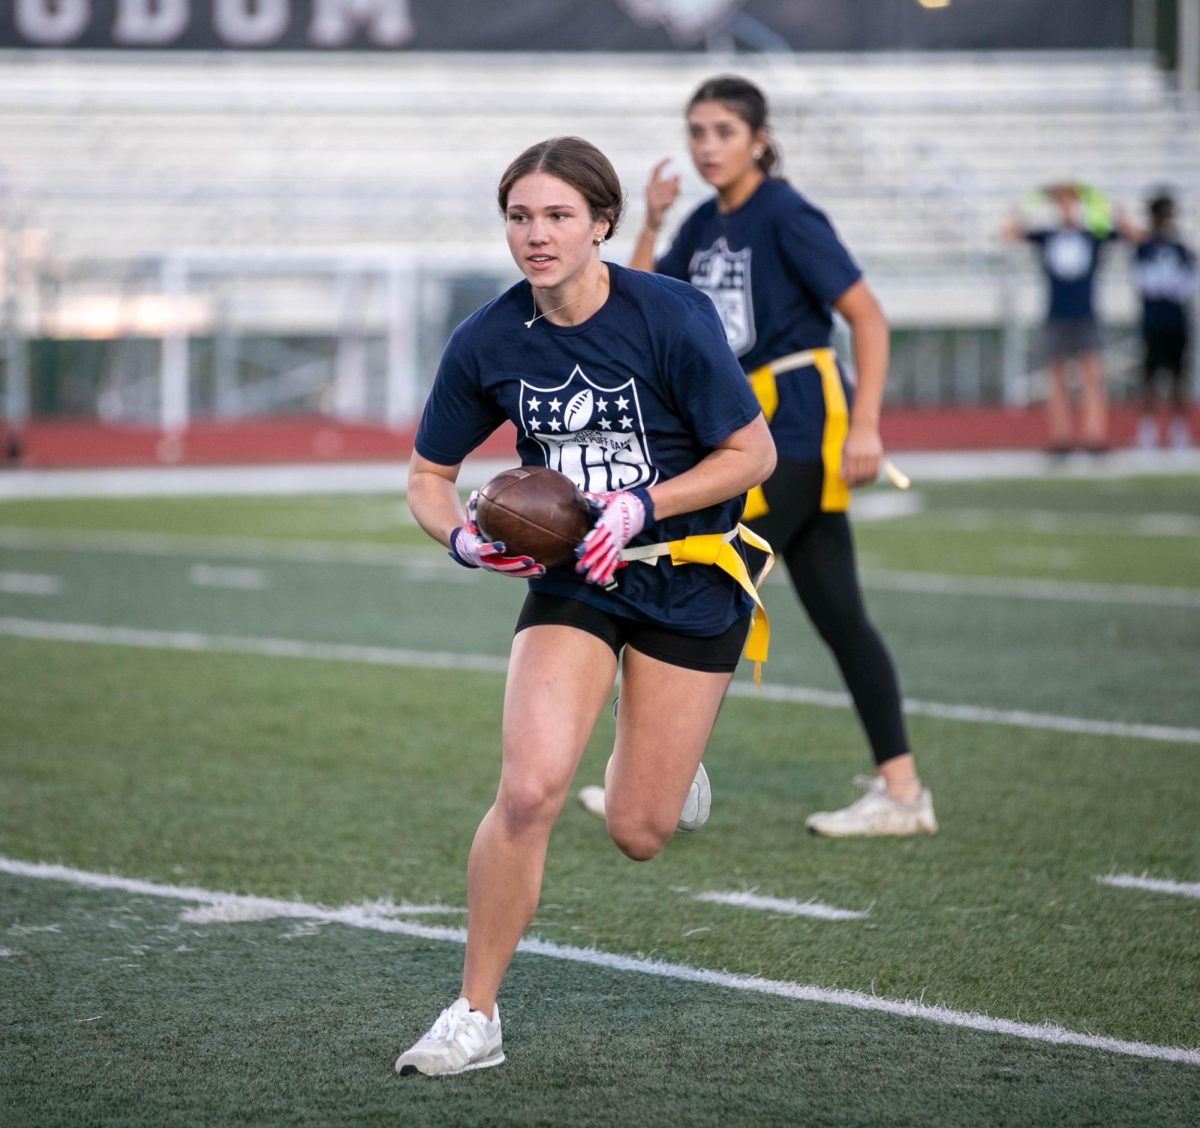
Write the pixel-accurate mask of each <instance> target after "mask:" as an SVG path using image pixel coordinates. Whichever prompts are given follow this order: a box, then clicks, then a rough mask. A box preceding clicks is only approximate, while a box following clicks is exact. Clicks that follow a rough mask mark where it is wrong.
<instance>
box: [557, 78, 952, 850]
mask: <svg viewBox="0 0 1200 1128" xmlns="http://www.w3.org/2000/svg"><path fill="white" fill-rule="evenodd" d="M687 129H688V144H689V148H690V150H691V156H692V160H693V161H694V162H695V165H696V169H697V170H698V171H699V173H700V175H701V176H702V177H704V179H705V180H706V181H707V182H708V183H709V184H710V185H711V186H712V187H713V188H715V189H716V196H715V197H714V198H712V199H710V200H708V201H706V202H705V203H702V204H701V205H700V206H699V207H698V208H697V209H696V210H695V211H694V212H693V213H692V214H691V215H690V216H688V217H687V218H686V219H685V220H684V221H683V224H682V225H681V226H680V228H679V231H678V233H677V234H676V236H675V238H674V241H673V242H672V244H671V246H670V249H669V250H668V251H667V252H666V254H664V255H663V256H661V257H660V258H659V259H658V260H657V261H655V259H654V257H653V254H654V244H655V239H656V236H657V233H658V231H659V229H660V227H661V225H662V221H663V217H664V216H665V214H666V212H667V210H668V209H669V208H670V207H671V205H672V204H673V203H674V202H675V199H676V196H677V195H678V191H679V181H678V177H668V176H665V175H664V168H665V165H666V163H667V162H665V161H664V162H661V163H660V164H659V165H658V166H657V167H656V168H655V169H654V172H653V174H652V176H651V180H650V183H649V185H648V187H647V189H646V220H645V226H644V227H643V229H642V231H641V233H640V235H639V236H638V241H637V244H636V247H635V249H634V255H633V258H632V260H631V265H633V266H636V267H638V268H639V269H642V270H647V271H649V270H654V271H657V272H658V273H660V274H667V275H671V276H673V277H676V278H680V279H684V280H686V281H689V282H691V283H692V284H693V285H694V286H696V287H698V288H699V289H700V290H702V291H703V292H704V293H706V294H707V295H708V296H709V297H710V298H711V299H712V300H713V303H714V304H715V305H716V307H717V311H718V313H719V314H720V315H721V320H722V322H723V324H724V326H725V333H726V337H727V339H728V341H729V344H730V346H731V348H732V349H733V351H734V352H735V353H737V355H738V359H739V360H740V362H741V365H742V368H743V370H744V371H745V372H746V374H747V376H748V378H749V382H750V384H751V386H752V387H753V388H754V391H755V393H756V395H757V397H758V400H759V402H760V404H761V405H762V408H763V412H764V415H765V416H766V418H767V420H768V422H769V423H770V426H771V435H772V437H773V438H774V439H775V445H776V448H777V450H778V454H779V463H778V468H777V469H776V471H775V473H774V475H773V476H772V477H771V478H770V479H769V480H768V481H767V482H765V483H764V485H763V487H762V489H761V490H754V491H752V492H751V494H750V496H749V498H748V499H747V508H746V517H747V519H751V518H753V519H752V520H750V524H751V527H752V528H753V529H754V530H755V531H756V532H758V533H760V534H761V535H762V536H764V537H765V538H766V539H767V540H768V541H770V542H771V544H772V545H773V547H774V548H775V550H776V552H778V553H780V554H781V555H782V557H783V560H784V561H785V563H786V564H787V568H788V572H789V574H790V576H791V579H792V583H793V585H794V586H795V589H796V592H797V594H798V595H799V597H800V601H801V603H802V604H803V605H804V609H805V610H806V611H807V613H808V615H809V617H810V618H811V619H812V621H813V624H814V625H815V626H816V628H817V630H818V632H819V633H820V635H821V638H822V639H823V640H824V641H825V643H826V645H827V646H829V648H830V649H831V650H832V652H833V655H834V657H835V659H836V660H837V663H838V667H839V669H840V670H841V673H842V677H843V678H844V680H845V682H846V686H847V688H848V689H849V691H850V695H851V698H852V699H853V701H854V705H855V708H856V709H857V711H858V715H859V717H860V719H861V721H862V723H863V726H864V728H865V730H866V733H867V738H868V740H869V742H870V745H871V751H872V753H873V756H874V759H875V764H876V775H875V777H874V778H868V777H863V778H862V779H861V783H862V784H863V786H864V787H865V788H866V794H864V795H863V796H862V797H861V798H860V799H858V800H857V801H856V802H854V803H852V804H851V805H850V806H849V807H847V808H844V809H843V810H839V811H822V812H817V813H814V814H812V815H810V816H809V818H808V820H807V822H806V825H807V826H808V828H809V829H810V830H812V831H814V832H815V833H819V834H829V835H839V836H857V835H875V834H898V835H910V834H931V833H934V832H935V831H936V830H937V822H936V820H935V818H934V814H933V802H932V798H931V796H930V793H929V791H928V790H927V789H925V788H923V787H922V786H921V782H920V779H919V778H918V776H917V770H916V763H915V760H914V758H913V755H912V752H911V750H910V748H909V745H908V737H907V733H906V731H905V726H904V717H903V712H902V709H901V704H900V688H899V683H898V679H897V677H896V672H895V668H894V666H893V663H892V660H891V656H890V655H889V654H888V651H887V648H886V646H885V645H884V643H883V640H882V639H881V638H880V636H879V633H878V632H877V631H876V629H875V628H874V626H873V625H872V624H871V622H870V620H869V619H868V618H867V613H866V609H865V607H864V605H863V598H862V591H861V588H860V585H859V581H858V573H857V566H856V563H855V556H854V543H853V538H852V536H851V530H850V523H849V519H848V516H847V509H848V507H849V504H850V489H851V488H852V487H854V486H857V485H861V484H862V483H864V482H871V481H874V479H875V478H876V476H877V475H878V473H879V469H880V464H881V461H882V457H883V445H882V442H881V440H880V436H879V412H880V404H881V401H882V398H883V386H884V381H885V379H886V375H887V358H888V327H887V322H886V320H885V319H884V316H883V313H882V311H881V310H880V308H879V304H878V303H877V302H876V300H875V297H874V295H873V294H872V293H871V291H870V289H869V288H868V286H867V284H866V283H865V282H864V281H863V278H862V272H861V271H860V270H859V268H858V266H857V264H856V263H855V262H854V260H853V259H852V258H851V257H850V254H849V253H848V252H847V250H846V248H845V247H844V246H843V245H842V242H841V240H840V239H839V238H838V236H837V234H836V232H835V231H834V229H833V227H832V226H831V225H830V223H829V220H828V219H826V217H825V215H824V214H823V213H822V212H821V211H820V210H818V209H817V208H816V207H815V206H814V205H813V204H812V203H810V202H809V201H808V200H807V199H805V197H804V196H802V195H801V194H800V193H799V192H797V191H795V190H794V189H793V188H791V187H790V186H789V185H788V184H787V183H786V182H785V181H783V180H781V179H777V178H776V177H775V176H773V175H772V174H773V170H774V169H775V167H776V165H777V163H778V157H777V154H776V152H775V149H774V147H773V145H772V142H771V139H770V135H769V132H768V128H767V106H766V100H765V99H764V97H763V95H762V92H761V91H760V90H759V89H758V88H757V87H756V86H754V85H753V84H752V83H750V82H747V81H746V80H745V79H742V78H739V77H736V76H721V77H717V78H713V79H710V80H708V81H706V82H705V83H703V84H702V85H701V87H700V88H699V90H697V91H696V93H695V94H694V95H693V96H692V99H691V101H690V102H689V104H688V107H687ZM834 310H837V312H838V313H839V314H841V316H842V317H844V318H845V320H846V321H847V322H848V323H849V326H850V329H851V334H852V341H853V349H854V360H855V368H856V369H857V374H858V380H857V388H855V389H853V391H852V389H851V387H850V385H849V383H848V381H847V380H846V379H845V376H844V374H843V372H842V371H841V368H840V366H839V365H838V363H837V359H836V357H835V356H834V354H833V351H832V350H831V349H830V347H829V342H830V335H831V332H832V328H833V311H834ZM597 790H598V789H590V788H585V789H584V791H583V792H581V793H580V799H581V801H583V802H584V805H585V806H587V807H589V809H592V810H597V811H599V810H602V809H603V808H602V806H601V803H600V802H598V801H597V799H598V798H600V797H597V795H596V791H597Z"/></svg>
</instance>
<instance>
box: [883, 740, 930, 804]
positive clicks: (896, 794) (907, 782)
mask: <svg viewBox="0 0 1200 1128" xmlns="http://www.w3.org/2000/svg"><path fill="white" fill-rule="evenodd" d="M875 770H876V774H877V775H878V776H879V777H880V778H881V779H882V780H883V782H884V783H885V784H887V789H888V794H889V795H890V796H891V797H892V798H893V799H899V800H900V802H902V803H911V802H913V800H914V799H916V798H918V797H919V796H920V794H921V781H920V779H918V778H917V762H916V760H914V759H913V756H912V753H911V752H909V753H906V754H905V755H903V756H893V757H892V758H891V759H890V760H884V762H883V763H882V764H880V765H879V766H878V767H877V768H876V769H875Z"/></svg>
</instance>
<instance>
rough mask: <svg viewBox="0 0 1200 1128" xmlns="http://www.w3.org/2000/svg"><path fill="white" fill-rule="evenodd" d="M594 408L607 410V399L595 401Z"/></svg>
mask: <svg viewBox="0 0 1200 1128" xmlns="http://www.w3.org/2000/svg"><path fill="white" fill-rule="evenodd" d="M596 410H597V411H607V410H608V400H597V401H596Z"/></svg>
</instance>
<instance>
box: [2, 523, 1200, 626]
mask: <svg viewBox="0 0 1200 1128" xmlns="http://www.w3.org/2000/svg"><path fill="white" fill-rule="evenodd" d="M0 546H3V547H6V548H13V549H26V550H31V551H39V550H47V549H48V550H51V551H71V552H107V553H114V554H117V555H127V554H128V555H136V556H201V555H203V556H208V557H213V556H217V557H229V556H235V557H239V558H241V559H245V560H261V561H272V560H283V561H295V562H298V563H302V564H361V565H368V566H370V565H374V566H378V567H384V568H399V569H401V570H402V571H404V573H405V578H406V579H409V580H414V581H418V582H420V581H430V582H445V583H458V582H461V581H464V580H467V581H470V580H471V579H472V577H471V575H470V573H469V572H466V571H465V570H463V569H461V568H456V567H454V566H453V565H452V564H451V563H450V561H449V559H448V557H447V556H446V554H445V553H444V552H442V551H439V550H437V549H435V548H426V547H424V546H422V547H420V548H412V547H403V546H398V545H385V544H378V545H376V544H367V543H363V542H345V543H337V542H332V541H306V540H288V539H284V538H278V539H274V538H270V537H238V536H196V535H194V534H167V533H114V532H105V531H100V530H94V531H93V530H87V529H24V528H15V527H9V528H0ZM863 579H864V581H865V582H866V584H867V586H869V587H871V588H874V589H879V590H881V591H903V592H915V593H918V594H922V595H962V596H990V597H995V598H1002V599H1010V598H1012V599H1045V600H1052V601H1055V602H1060V603H1098V604H1101V605H1111V604H1114V603H1121V604H1130V605H1133V606H1143V607H1192V608H1200V591H1198V590H1196V589H1195V588H1184V587H1162V586H1155V585H1151V584H1100V583H1082V582H1075V581H1071V580H1033V579H1028V580H1025V579H1009V578H1005V577H999V576H997V577H991V576H955V575H950V574H947V573H940V572H903V571H891V570H888V569H872V568H866V569H863ZM773 582H776V583H780V584H782V583H786V580H784V579H782V578H780V579H778V580H775V581H773Z"/></svg>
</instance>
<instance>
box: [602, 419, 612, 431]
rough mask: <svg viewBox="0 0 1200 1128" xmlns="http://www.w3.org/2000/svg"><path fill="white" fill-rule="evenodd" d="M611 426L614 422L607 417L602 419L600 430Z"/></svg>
mask: <svg viewBox="0 0 1200 1128" xmlns="http://www.w3.org/2000/svg"><path fill="white" fill-rule="evenodd" d="M611 426H612V424H611V423H610V422H609V421H608V420H607V419H601V420H600V430H601V431H607V430H608V429H609V428H610V427H611Z"/></svg>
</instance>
